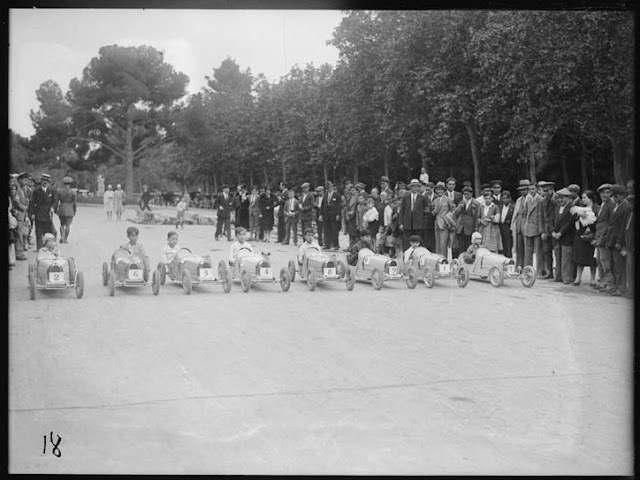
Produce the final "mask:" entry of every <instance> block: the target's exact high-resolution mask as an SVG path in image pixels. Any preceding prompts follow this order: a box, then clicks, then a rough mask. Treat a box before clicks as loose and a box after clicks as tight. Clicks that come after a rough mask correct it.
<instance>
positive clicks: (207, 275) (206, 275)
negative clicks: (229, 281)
mask: <svg viewBox="0 0 640 480" xmlns="http://www.w3.org/2000/svg"><path fill="white" fill-rule="evenodd" d="M200 278H201V279H202V280H213V279H214V278H215V276H214V274H213V268H201V269H200Z"/></svg>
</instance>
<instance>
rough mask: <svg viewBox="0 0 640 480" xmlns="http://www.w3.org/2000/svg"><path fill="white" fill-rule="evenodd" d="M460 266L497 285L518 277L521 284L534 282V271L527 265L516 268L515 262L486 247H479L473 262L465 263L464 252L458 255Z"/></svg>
mask: <svg viewBox="0 0 640 480" xmlns="http://www.w3.org/2000/svg"><path fill="white" fill-rule="evenodd" d="M458 263H459V265H460V266H461V267H460V268H463V267H466V268H468V271H469V275H470V276H473V277H475V278H480V279H482V280H486V279H487V278H488V279H489V282H491V285H493V286H494V287H499V286H501V285H502V284H503V283H504V280H505V279H506V278H519V279H520V281H521V282H522V285H524V286H525V287H532V286H533V284H534V283H535V282H536V271H535V269H534V268H533V267H532V266H530V265H528V266H526V267H524V268H523V269H522V270H520V268H516V265H515V262H514V261H513V259H511V258H507V257H505V256H504V255H500V254H498V253H493V252H490V251H489V250H487V249H486V248H479V249H478V251H477V252H476V258H475V260H474V261H473V263H470V264H468V263H466V262H465V260H464V254H460V256H459V257H458Z"/></svg>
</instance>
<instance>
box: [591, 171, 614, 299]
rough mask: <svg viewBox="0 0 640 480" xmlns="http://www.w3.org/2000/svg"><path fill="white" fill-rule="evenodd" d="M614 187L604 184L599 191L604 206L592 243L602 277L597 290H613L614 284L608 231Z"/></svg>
mask: <svg viewBox="0 0 640 480" xmlns="http://www.w3.org/2000/svg"><path fill="white" fill-rule="evenodd" d="M612 186H613V185H611V184H610V183H604V184H602V185H600V186H599V187H598V189H597V190H598V194H599V195H600V199H601V200H602V204H601V205H600V211H599V212H598V215H597V216H596V231H595V237H594V239H593V240H592V241H591V244H592V245H593V246H594V247H596V261H597V263H598V265H599V268H600V275H599V276H598V281H597V283H596V285H595V287H594V288H595V289H596V290H602V289H606V288H609V289H612V288H613V284H614V278H613V258H612V256H611V253H612V252H611V250H610V249H609V248H608V247H607V230H608V229H609V223H610V222H611V216H612V215H613V208H614V201H613V200H612V199H611V187H612Z"/></svg>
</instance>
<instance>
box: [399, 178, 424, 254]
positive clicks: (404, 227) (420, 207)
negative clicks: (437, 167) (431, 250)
mask: <svg viewBox="0 0 640 480" xmlns="http://www.w3.org/2000/svg"><path fill="white" fill-rule="evenodd" d="M409 188H410V189H411V191H410V192H409V194H408V195H405V197H404V198H403V199H402V201H401V203H400V213H399V219H400V230H401V231H402V232H403V237H404V245H405V247H406V246H407V245H409V237H410V236H411V235H418V236H419V237H420V238H423V230H424V212H425V210H426V209H427V202H426V199H425V198H424V196H423V195H421V194H420V181H419V180H418V179H417V178H414V179H413V180H411V183H410V184H409Z"/></svg>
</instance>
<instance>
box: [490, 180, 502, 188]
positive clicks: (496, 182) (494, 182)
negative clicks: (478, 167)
mask: <svg viewBox="0 0 640 480" xmlns="http://www.w3.org/2000/svg"><path fill="white" fill-rule="evenodd" d="M494 185H500V186H502V180H491V186H492V187H493V186H494Z"/></svg>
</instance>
